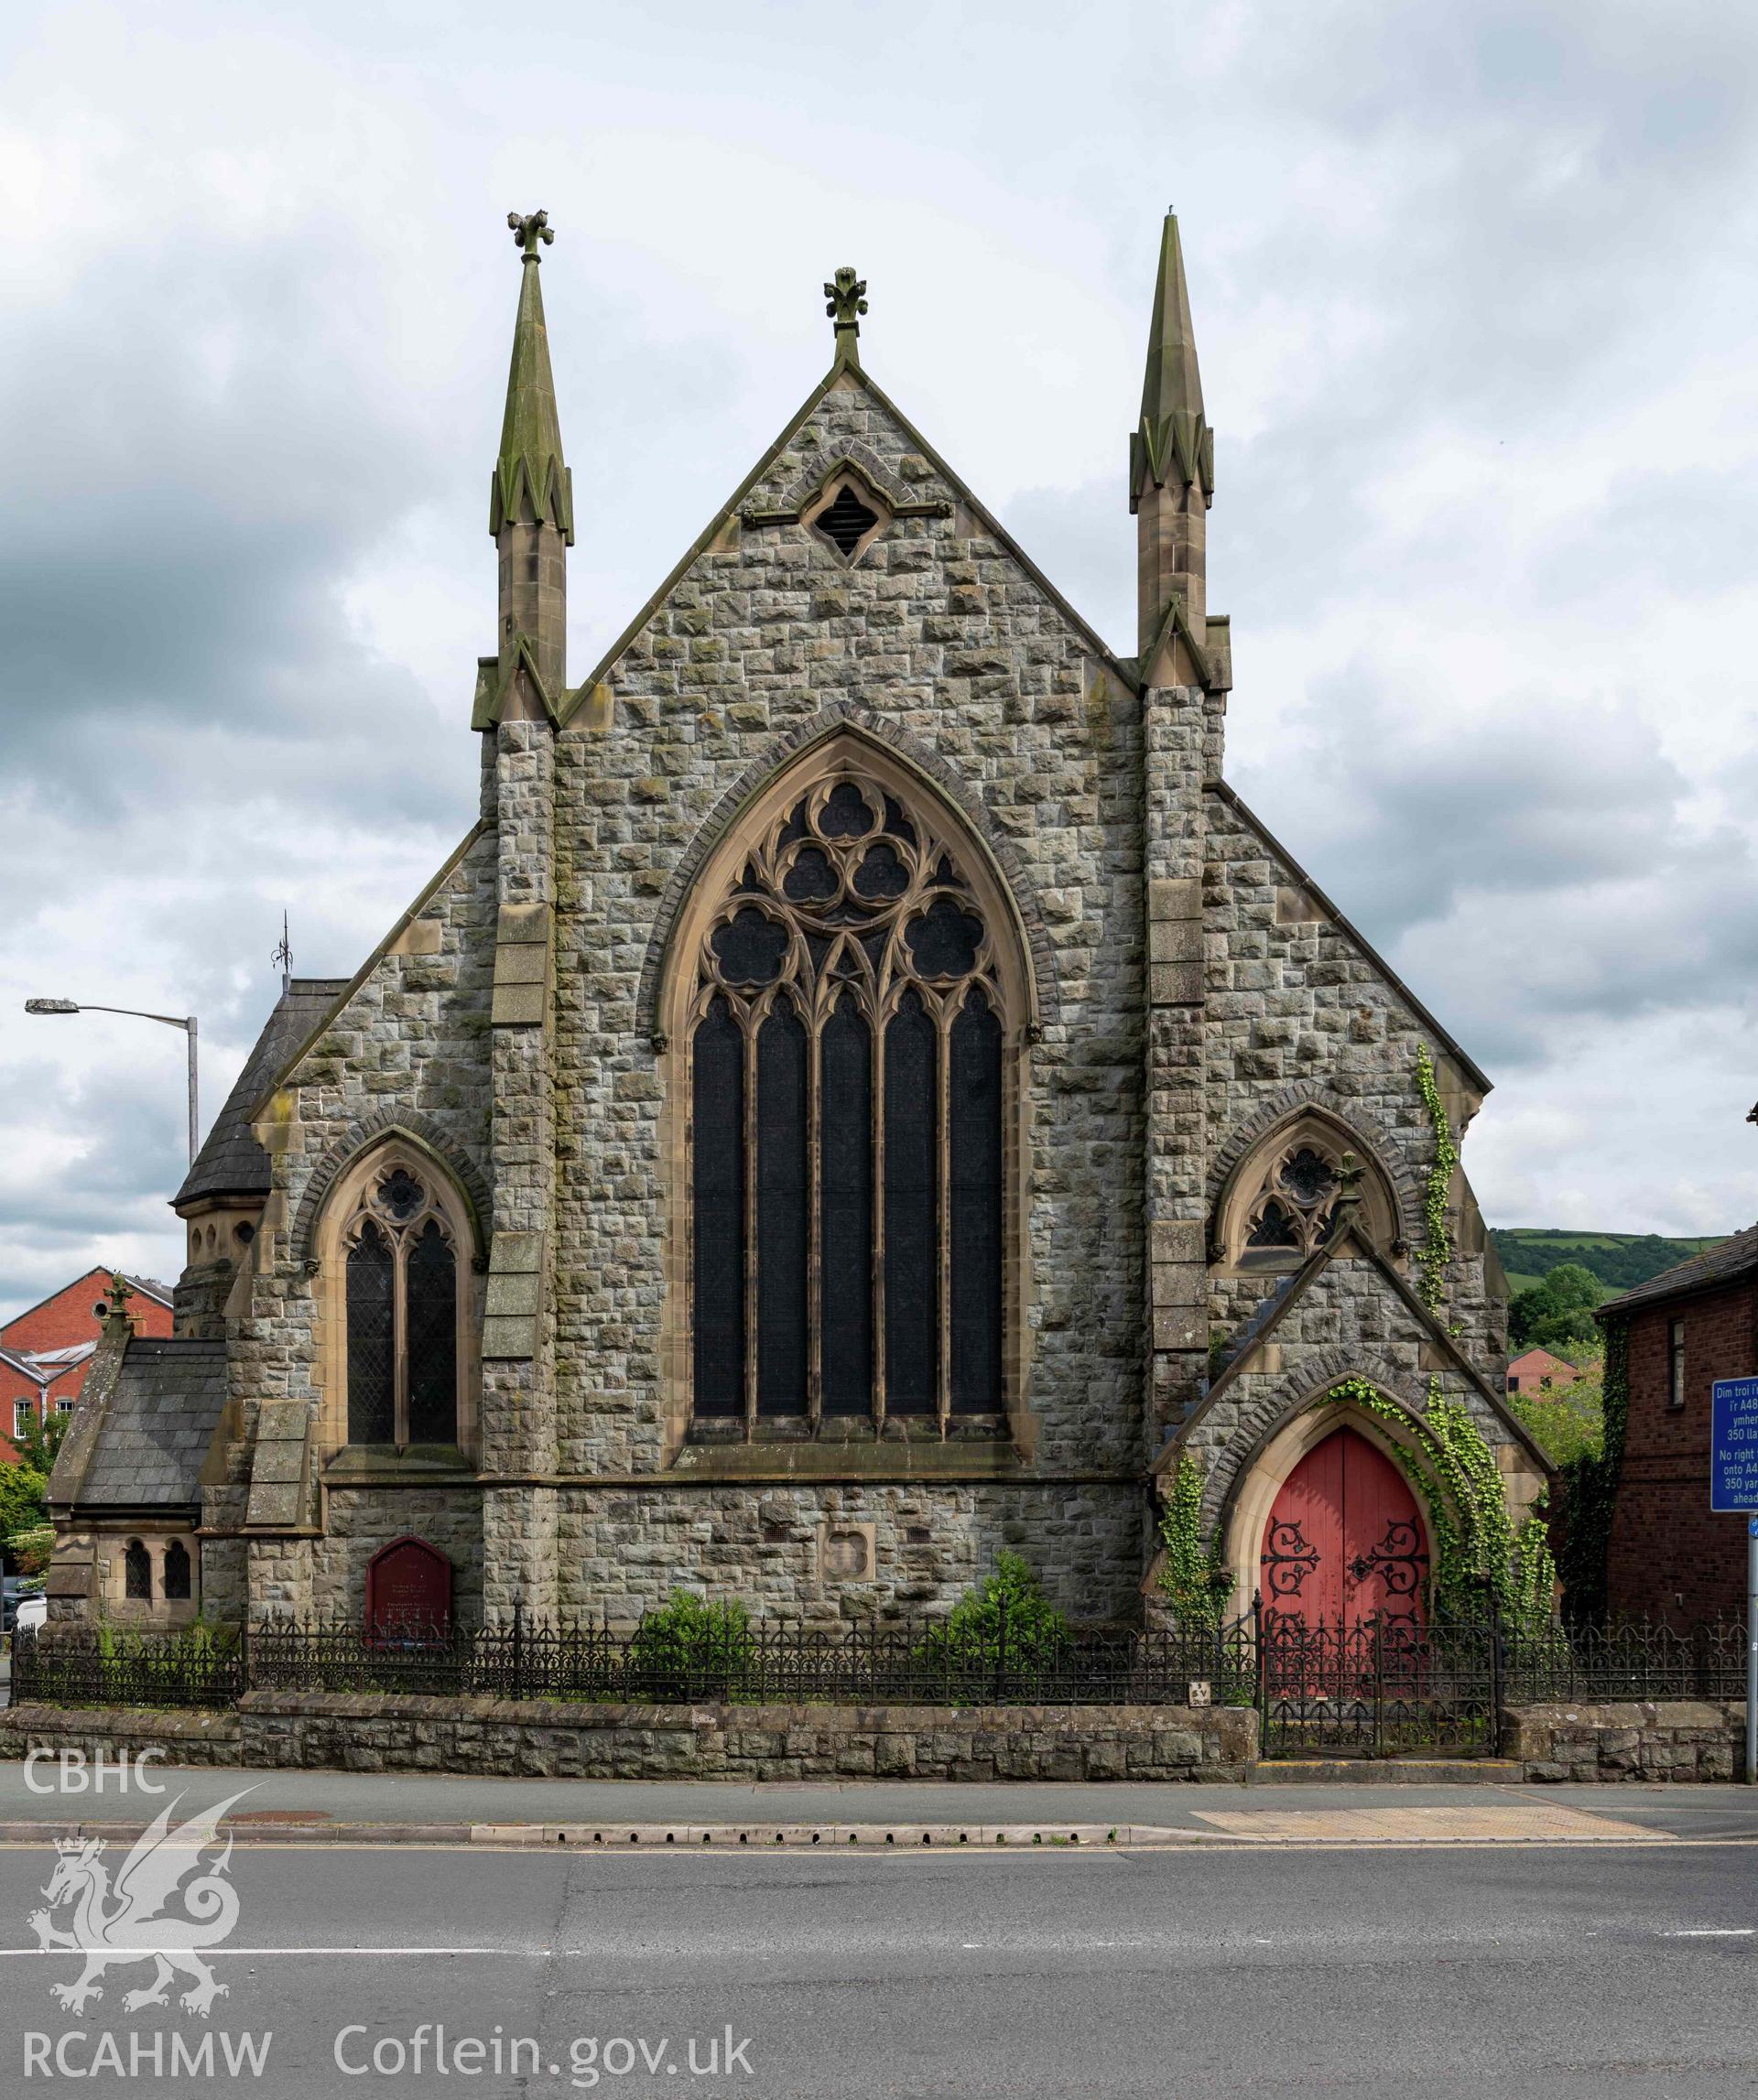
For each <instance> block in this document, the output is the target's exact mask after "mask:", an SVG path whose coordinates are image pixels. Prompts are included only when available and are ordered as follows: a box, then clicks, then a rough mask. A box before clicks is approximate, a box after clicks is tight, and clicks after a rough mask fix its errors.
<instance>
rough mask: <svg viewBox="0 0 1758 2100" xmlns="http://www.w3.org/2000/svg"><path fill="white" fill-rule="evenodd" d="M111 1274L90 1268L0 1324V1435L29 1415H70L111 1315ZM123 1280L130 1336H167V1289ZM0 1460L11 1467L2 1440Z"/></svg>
mask: <svg viewBox="0 0 1758 2100" xmlns="http://www.w3.org/2000/svg"><path fill="white" fill-rule="evenodd" d="M113 1273H114V1272H113V1271H111V1270H109V1269H89V1270H87V1271H86V1272H85V1274H84V1275H83V1276H76V1277H75V1278H74V1279H73V1281H72V1282H71V1283H64V1284H62V1286H61V1288H60V1290H59V1291H55V1292H52V1293H51V1294H49V1296H48V1297H47V1298H44V1299H42V1300H41V1301H40V1302H39V1303H38V1304H35V1305H32V1306H31V1307H29V1309H28V1310H27V1311H26V1312H22V1313H20V1314H18V1315H17V1316H16V1318H14V1319H11V1320H8V1321H7V1322H6V1324H5V1326H0V1436H13V1435H16V1434H18V1432H19V1431H20V1430H22V1429H23V1427H24V1425H25V1423H27V1421H28V1420H29V1419H30V1418H31V1417H32V1416H35V1417H36V1418H37V1419H38V1421H40V1420H41V1419H42V1417H43V1416H44V1415H45V1414H49V1413H55V1412H57V1411H59V1412H60V1413H71V1410H72V1407H73V1403H74V1402H75V1401H77V1400H78V1399H79V1397H80V1393H81V1389H82V1388H83V1386H84V1384H85V1379H86V1373H87V1371H88V1370H89V1369H91V1364H92V1357H93V1355H94V1354H95V1353H96V1350H97V1346H98V1341H99V1338H100V1337H102V1335H103V1331H104V1323H105V1321H106V1320H107V1319H108V1318H109V1316H110V1301H109V1297H108V1295H107V1294H108V1292H109V1289H110V1280H111V1277H112V1275H113ZM125 1281H126V1283H127V1284H128V1286H129V1288H130V1289H131V1290H132V1291H133V1293H134V1296H133V1297H132V1298H130V1299H129V1301H128V1318H129V1322H130V1324H131V1325H132V1326H133V1327H134V1330H135V1332H136V1334H140V1335H154V1336H158V1337H168V1336H169V1334H170V1332H171V1326H172V1317H173V1315H172V1303H171V1301H172V1295H173V1294H172V1291H171V1287H170V1286H169V1285H168V1284H167V1283H155V1282H154V1281H153V1280H152V1278H151V1277H150V1276H130V1277H127V1278H126V1279H125ZM0 1462H4V1463H5V1464H7V1465H13V1464H16V1455H15V1453H14V1452H13V1450H12V1447H11V1445H9V1444H7V1443H5V1442H4V1441H0Z"/></svg>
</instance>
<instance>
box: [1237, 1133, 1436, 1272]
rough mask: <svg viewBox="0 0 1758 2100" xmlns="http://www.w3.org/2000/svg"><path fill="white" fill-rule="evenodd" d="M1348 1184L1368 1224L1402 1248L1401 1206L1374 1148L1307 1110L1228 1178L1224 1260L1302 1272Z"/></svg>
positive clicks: (1332, 1222)
mask: <svg viewBox="0 0 1758 2100" xmlns="http://www.w3.org/2000/svg"><path fill="white" fill-rule="evenodd" d="M1357 1170H1359V1171H1357ZM1346 1181H1348V1182H1352V1184H1353V1185H1354V1186H1355V1189H1356V1192H1357V1195H1358V1197H1359V1199H1360V1208H1359V1212H1358V1218H1359V1222H1360V1224H1361V1226H1362V1229H1363V1230H1365V1231H1366V1233H1367V1235H1368V1237H1369V1238H1370V1239H1373V1241H1374V1243H1375V1244H1376V1245H1377V1246H1380V1247H1383V1248H1384V1249H1386V1250H1388V1251H1393V1250H1397V1246H1398V1242H1397V1238H1396V1234H1397V1217H1398V1209H1397V1203H1396V1199H1395V1198H1394V1196H1393V1193H1392V1189H1391V1186H1390V1184H1389V1183H1388V1182H1387V1180H1386V1177H1385V1175H1384V1173H1383V1172H1382V1171H1381V1169H1380V1168H1379V1166H1378V1165H1377V1164H1376V1163H1375V1161H1374V1159H1373V1153H1371V1152H1370V1151H1369V1149H1368V1147H1367V1146H1366V1145H1365V1143H1364V1142H1362V1140H1361V1139H1360V1138H1358V1137H1356V1136H1355V1135H1354V1133H1352V1132H1351V1131H1349V1130H1348V1129H1347V1128H1346V1127H1344V1126H1343V1125H1341V1124H1340V1123H1338V1122H1337V1121H1336V1120H1334V1119H1332V1118H1331V1117H1329V1116H1328V1115H1319V1114H1302V1115H1299V1116H1297V1117H1295V1118H1294V1119H1292V1120H1289V1121H1288V1122H1286V1123H1284V1124H1282V1125H1281V1126H1280V1127H1279V1128H1278V1129H1276V1130H1275V1131H1271V1132H1270V1133H1269V1135H1268V1136H1267V1137H1265V1138H1264V1139H1261V1140H1260V1141H1259V1142H1257V1143H1256V1144H1255V1145H1253V1148H1252V1150H1251V1151H1250V1152H1249V1153H1246V1155H1245V1157H1244V1158H1243V1160H1242V1161H1241V1162H1240V1164H1239V1165H1238V1166H1237V1167H1236V1168H1235V1169H1234V1170H1233V1172H1232V1174H1231V1175H1230V1176H1229V1177H1228V1182H1227V1185H1226V1188H1225V1189H1224V1191H1223V1193H1222V1196H1221V1216H1220V1218H1219V1228H1220V1229H1219V1233H1218V1236H1217V1237H1218V1240H1219V1252H1220V1254H1221V1258H1222V1259H1224V1260H1226V1261H1231V1262H1232V1264H1233V1265H1234V1266H1235V1267H1237V1268H1240V1269H1297V1268H1298V1267H1299V1266H1300V1264H1301V1263H1302V1262H1303V1261H1306V1260H1307V1259H1308V1256H1310V1255H1312V1254H1315V1253H1317V1252H1318V1250H1319V1249H1320V1248H1321V1247H1323V1246H1324V1244H1325V1243H1326V1241H1327V1240H1328V1239H1329V1238H1330V1235H1331V1233H1332V1231H1333V1230H1334V1229H1335V1227H1336V1222H1337V1199H1338V1197H1339V1196H1340V1195H1341V1194H1342V1193H1343V1190H1344V1187H1345V1185H1346Z"/></svg>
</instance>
